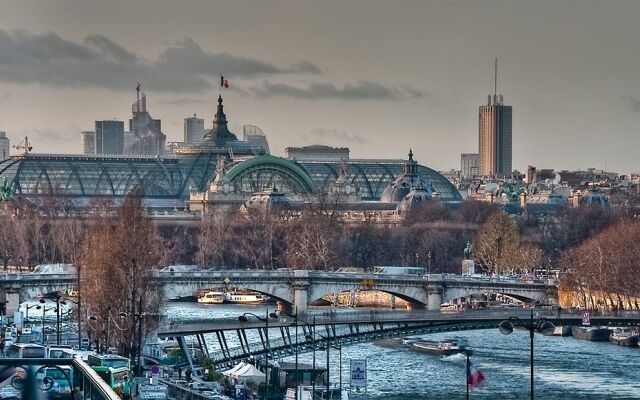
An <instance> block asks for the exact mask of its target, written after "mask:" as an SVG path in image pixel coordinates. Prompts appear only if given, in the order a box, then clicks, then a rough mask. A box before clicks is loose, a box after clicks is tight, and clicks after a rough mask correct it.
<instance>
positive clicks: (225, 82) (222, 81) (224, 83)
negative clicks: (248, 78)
mask: <svg viewBox="0 0 640 400" xmlns="http://www.w3.org/2000/svg"><path fill="white" fill-rule="evenodd" d="M220 87H224V88H225V89H229V81H228V80H226V79H224V76H222V75H220Z"/></svg>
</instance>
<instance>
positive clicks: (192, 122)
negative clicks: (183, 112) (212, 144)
mask: <svg viewBox="0 0 640 400" xmlns="http://www.w3.org/2000/svg"><path fill="white" fill-rule="evenodd" d="M203 139H204V119H202V118H196V115H195V114H193V117H188V118H185V119H184V142H185V143H196V142H202V140H203Z"/></svg>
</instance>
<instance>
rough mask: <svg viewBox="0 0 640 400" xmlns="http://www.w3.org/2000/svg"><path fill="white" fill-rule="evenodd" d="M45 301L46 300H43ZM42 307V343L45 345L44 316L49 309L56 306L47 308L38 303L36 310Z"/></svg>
mask: <svg viewBox="0 0 640 400" xmlns="http://www.w3.org/2000/svg"><path fill="white" fill-rule="evenodd" d="M42 303H44V301H43V302H42ZM39 309H42V336H41V338H40V344H42V345H44V338H45V334H44V316H45V313H46V312H47V311H51V310H55V308H46V307H45V306H41V305H37V306H36V310H39Z"/></svg>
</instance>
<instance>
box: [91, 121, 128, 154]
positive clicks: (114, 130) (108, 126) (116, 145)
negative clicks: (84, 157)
mask: <svg viewBox="0 0 640 400" xmlns="http://www.w3.org/2000/svg"><path fill="white" fill-rule="evenodd" d="M123 145H124V121H116V120H111V121H96V154H122V147H123Z"/></svg>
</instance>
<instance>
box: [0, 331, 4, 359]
mask: <svg viewBox="0 0 640 400" xmlns="http://www.w3.org/2000/svg"><path fill="white" fill-rule="evenodd" d="M1 334H2V332H0V335H1ZM4 346H5V343H4V336H0V358H4Z"/></svg>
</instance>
